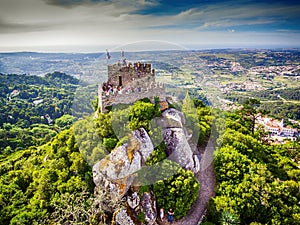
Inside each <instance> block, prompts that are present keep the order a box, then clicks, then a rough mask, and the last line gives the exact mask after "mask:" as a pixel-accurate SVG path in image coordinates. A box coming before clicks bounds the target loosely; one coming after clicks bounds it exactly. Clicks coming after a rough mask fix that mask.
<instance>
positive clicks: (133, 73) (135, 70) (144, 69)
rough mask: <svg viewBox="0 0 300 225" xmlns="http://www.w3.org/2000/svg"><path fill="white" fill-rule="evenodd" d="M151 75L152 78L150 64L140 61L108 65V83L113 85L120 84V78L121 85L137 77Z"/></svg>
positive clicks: (152, 73) (152, 71)
mask: <svg viewBox="0 0 300 225" xmlns="http://www.w3.org/2000/svg"><path fill="white" fill-rule="evenodd" d="M147 76H149V77H152V78H153V79H154V76H155V74H154V70H151V64H142V63H134V64H131V63H129V64H128V65H126V66H124V65H121V64H114V65H108V79H107V81H108V83H111V84H113V85H115V86H118V85H120V79H121V82H122V84H121V85H122V86H124V85H127V84H129V83H131V82H132V81H134V80H137V79H143V78H144V77H147Z"/></svg>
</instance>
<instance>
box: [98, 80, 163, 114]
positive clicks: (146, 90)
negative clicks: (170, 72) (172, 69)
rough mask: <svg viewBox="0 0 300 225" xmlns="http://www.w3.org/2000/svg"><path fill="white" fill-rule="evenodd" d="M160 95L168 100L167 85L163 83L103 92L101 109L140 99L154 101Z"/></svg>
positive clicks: (161, 98) (102, 110)
mask: <svg viewBox="0 0 300 225" xmlns="http://www.w3.org/2000/svg"><path fill="white" fill-rule="evenodd" d="M155 97H159V99H160V100H162V101H165V100H166V94H165V87H164V85H163V84H161V83H151V84H150V85H149V86H144V87H135V88H134V89H130V90H129V91H127V92H122V93H117V92H116V93H114V94H110V95H105V93H102V98H101V103H100V104H101V105H100V110H101V112H105V107H106V106H109V105H114V104H129V103H133V102H135V101H137V100H139V99H143V98H149V99H150V100H151V101H152V102H154V98H155Z"/></svg>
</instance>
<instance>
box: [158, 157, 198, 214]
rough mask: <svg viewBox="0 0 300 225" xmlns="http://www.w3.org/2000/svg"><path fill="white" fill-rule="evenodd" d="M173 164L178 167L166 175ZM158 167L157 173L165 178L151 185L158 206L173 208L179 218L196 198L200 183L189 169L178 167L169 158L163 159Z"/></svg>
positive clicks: (171, 169)
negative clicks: (175, 170)
mask: <svg viewBox="0 0 300 225" xmlns="http://www.w3.org/2000/svg"><path fill="white" fill-rule="evenodd" d="M174 166H175V168H176V167H177V168H178V170H177V172H176V173H175V174H173V175H172V176H168V174H169V173H170V171H173V170H174ZM172 167H173V168H172ZM159 169H160V171H157V173H160V174H161V175H162V177H165V178H164V179H162V180H159V181H158V182H156V183H155V184H154V185H153V190H154V193H155V196H156V199H157V205H158V208H164V209H169V208H172V209H174V216H175V218H177V219H179V218H181V217H183V216H185V215H186V213H187V211H188V210H189V209H190V208H191V206H192V204H193V202H194V201H195V200H196V199H197V197H198V192H199V190H200V183H199V182H198V180H196V179H195V177H194V174H193V173H192V172H191V171H186V170H184V169H182V168H180V167H179V166H178V165H176V164H175V163H174V162H172V161H170V160H164V161H163V162H162V164H161V165H160V166H159Z"/></svg>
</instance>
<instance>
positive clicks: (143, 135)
mask: <svg viewBox="0 0 300 225" xmlns="http://www.w3.org/2000/svg"><path fill="white" fill-rule="evenodd" d="M132 137H133V138H134V139H136V140H137V141H138V142H139V152H140V154H141V155H142V157H143V160H144V161H146V160H147V158H148V156H149V155H150V154H151V152H152V151H153V149H154V146H153V143H152V141H151V139H150V137H149V135H148V133H147V132H146V131H145V129H144V128H141V129H138V130H135V131H133V132H132Z"/></svg>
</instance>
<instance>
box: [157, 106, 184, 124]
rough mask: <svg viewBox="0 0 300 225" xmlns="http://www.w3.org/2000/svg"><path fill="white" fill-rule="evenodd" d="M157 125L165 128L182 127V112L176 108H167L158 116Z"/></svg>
mask: <svg viewBox="0 0 300 225" xmlns="http://www.w3.org/2000/svg"><path fill="white" fill-rule="evenodd" d="M157 124H158V126H161V127H162V128H163V129H165V128H183V126H184V124H185V117H184V115H183V113H182V112H180V111H178V110H176V109H167V110H166V111H164V112H163V114H162V116H161V117H160V118H158V121H157Z"/></svg>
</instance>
